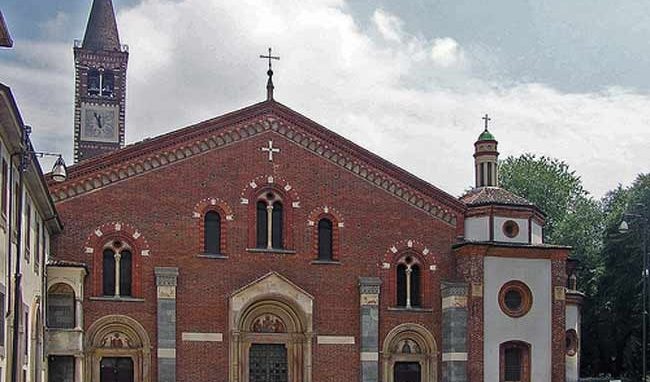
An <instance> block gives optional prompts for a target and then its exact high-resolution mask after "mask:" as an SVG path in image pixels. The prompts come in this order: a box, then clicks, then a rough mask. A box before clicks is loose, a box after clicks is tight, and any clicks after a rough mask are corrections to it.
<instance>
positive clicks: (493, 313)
mask: <svg viewBox="0 0 650 382" xmlns="http://www.w3.org/2000/svg"><path fill="white" fill-rule="evenodd" d="M484 266H485V268H484V270H485V280H484V299H483V307H484V341H485V342H484V345H483V346H484V349H483V350H484V353H483V354H484V356H483V357H484V358H483V362H484V373H485V374H484V381H485V382H494V381H498V380H499V345H500V344H501V343H503V342H506V341H511V340H519V341H525V342H528V343H529V344H530V345H531V381H540V382H542V381H550V380H551V262H550V261H549V260H543V259H513V258H501V257H486V258H485V260H484ZM511 280H520V281H522V282H524V283H526V285H528V287H529V288H530V290H531V292H532V294H533V303H532V307H531V309H530V311H529V312H528V314H526V315H525V316H523V317H520V318H512V317H509V316H507V315H506V314H504V313H503V312H502V311H501V308H500V307H499V302H498V295H499V290H500V289H501V287H502V286H503V284H505V283H506V282H508V281H511Z"/></svg>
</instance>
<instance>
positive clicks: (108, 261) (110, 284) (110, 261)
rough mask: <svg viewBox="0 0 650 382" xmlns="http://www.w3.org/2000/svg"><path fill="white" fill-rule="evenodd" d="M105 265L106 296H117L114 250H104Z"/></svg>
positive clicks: (104, 282)
mask: <svg viewBox="0 0 650 382" xmlns="http://www.w3.org/2000/svg"><path fill="white" fill-rule="evenodd" d="M103 263H104V264H103V270H102V274H103V284H104V296H115V252H113V250H111V249H105V250H104V261H103Z"/></svg>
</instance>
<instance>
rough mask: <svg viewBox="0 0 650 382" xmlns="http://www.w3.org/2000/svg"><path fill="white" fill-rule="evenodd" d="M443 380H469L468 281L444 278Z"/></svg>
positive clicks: (456, 381) (441, 286)
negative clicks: (445, 279) (450, 280)
mask: <svg viewBox="0 0 650 382" xmlns="http://www.w3.org/2000/svg"><path fill="white" fill-rule="evenodd" d="M440 289H441V295H442V381H443V382H467V380H468V378H467V284H466V283H464V282H446V281H443V282H441V285H440Z"/></svg>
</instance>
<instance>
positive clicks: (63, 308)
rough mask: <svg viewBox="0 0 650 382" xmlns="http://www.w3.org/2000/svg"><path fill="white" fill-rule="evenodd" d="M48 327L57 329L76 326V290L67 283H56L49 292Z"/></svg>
mask: <svg viewBox="0 0 650 382" xmlns="http://www.w3.org/2000/svg"><path fill="white" fill-rule="evenodd" d="M47 327H48V328H56V329H72V328H74V327H75V299H74V290H73V289H72V287H70V286H69V285H67V284H63V283H59V284H54V285H52V286H51V287H50V289H49V290H48V292H47Z"/></svg>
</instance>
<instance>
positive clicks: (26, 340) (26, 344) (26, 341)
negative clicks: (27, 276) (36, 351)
mask: <svg viewBox="0 0 650 382" xmlns="http://www.w3.org/2000/svg"><path fill="white" fill-rule="evenodd" d="M23 309H25V310H28V308H27V307H24V308H23ZM28 329H29V311H27V312H25V318H24V322H23V350H24V351H23V354H25V359H24V360H23V361H24V362H25V363H27V354H28V351H29V331H28ZM25 382H27V380H25Z"/></svg>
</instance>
